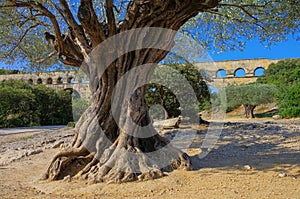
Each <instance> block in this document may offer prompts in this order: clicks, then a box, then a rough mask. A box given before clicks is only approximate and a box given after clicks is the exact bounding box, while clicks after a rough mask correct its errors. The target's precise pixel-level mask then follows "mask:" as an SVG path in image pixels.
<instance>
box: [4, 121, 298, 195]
mask: <svg viewBox="0 0 300 199" xmlns="http://www.w3.org/2000/svg"><path fill="white" fill-rule="evenodd" d="M299 124H300V122H299V120H293V121H292V120H280V121H265V120H259V121H252V120H251V121H239V122H227V123H225V125H224V127H223V128H222V129H221V130H222V133H221V135H220V138H219V140H218V142H217V144H216V145H215V146H214V148H213V150H212V151H211V152H210V153H209V154H208V155H207V156H206V157H204V158H202V159H199V158H197V157H198V154H199V153H201V150H199V147H200V146H201V143H202V141H203V139H204V138H205V135H206V133H207V128H206V127H204V126H200V127H195V126H194V127H189V128H191V129H192V128H193V129H196V130H197V134H196V136H195V137H194V140H193V143H192V145H191V146H190V148H189V149H186V151H187V152H188V153H189V154H190V155H191V156H193V162H194V164H195V170H194V171H174V172H171V173H168V174H167V176H165V177H163V178H160V179H156V180H151V181H145V182H131V183H123V184H104V183H99V184H92V185H91V184H88V183H87V182H85V181H75V180H72V181H71V182H65V181H54V182H48V181H39V178H40V177H41V174H42V173H43V172H44V171H45V169H46V168H47V165H48V164H49V161H50V159H51V158H52V157H53V156H54V154H55V153H56V152H57V151H58V150H60V149H59V148H52V147H51V145H50V144H52V145H53V144H55V142H57V141H58V139H65V138H67V139H69V137H70V135H69V134H68V135H67V136H63V135H64V132H63V131H60V132H59V133H60V135H59V136H58V137H56V138H55V139H54V138H53V137H52V138H51V140H52V141H51V142H50V141H49V139H48V137H51V136H53V135H54V134H55V135H56V133H55V132H48V133H47V134H45V133H43V135H39V134H35V135H32V137H27V139H23V140H20V139H19V138H18V139H17V140H12V139H9V140H10V142H9V143H4V144H3V143H2V144H1V145H0V147H1V153H0V155H1V156H2V158H4V157H5V156H6V155H7V154H10V155H11V156H13V155H14V154H16V155H17V154H18V153H19V152H18V151H19V150H21V149H23V150H27V149H26V148H30V147H31V148H32V147H33V148H34V147H38V146H39V147H40V148H42V150H41V151H40V152H39V153H37V154H35V153H33V154H31V155H25V156H23V157H21V158H18V159H15V160H12V161H10V162H6V163H2V166H0V190H1V193H0V198H108V199H110V198H163V199H165V198H180V199H181V198H185V199H190V198H197V199H198V198H300V125H299ZM189 128H185V129H184V131H182V132H181V133H182V134H184V133H186V132H187V129H189ZM218 128H219V127H218ZM66 131H68V132H69V130H66ZM26 136H28V135H27V134H26ZM46 138H47V139H48V141H45V139H46ZM0 139H2V137H0ZM42 140H44V141H43V142H42ZM66 142H67V140H66ZM32 143H36V145H35V144H32ZM45 143H46V144H45ZM16 147H17V148H16ZM35 149H36V150H37V149H39V148H35ZM14 151H15V152H16V153H14ZM17 152H18V153H17ZM0 159H1V158H0ZM4 159H5V158H4Z"/></svg>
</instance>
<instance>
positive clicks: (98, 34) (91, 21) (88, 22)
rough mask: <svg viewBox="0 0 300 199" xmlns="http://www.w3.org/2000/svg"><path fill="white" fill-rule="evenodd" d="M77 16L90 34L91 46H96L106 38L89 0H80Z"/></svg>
mask: <svg viewBox="0 0 300 199" xmlns="http://www.w3.org/2000/svg"><path fill="white" fill-rule="evenodd" d="M77 16H78V19H79V21H80V23H81V25H82V27H83V28H84V30H85V31H86V33H87V34H88V35H89V36H90V40H91V42H92V47H95V46H97V45H98V44H100V43H101V42H102V41H104V40H105V39H106V36H105V34H104V31H103V28H102V27H101V24H100V23H99V21H98V18H97V15H96V12H95V10H94V8H93V3H92V1H91V0H80V5H79V8H78V14H77Z"/></svg>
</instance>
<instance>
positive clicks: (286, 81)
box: [257, 59, 300, 117]
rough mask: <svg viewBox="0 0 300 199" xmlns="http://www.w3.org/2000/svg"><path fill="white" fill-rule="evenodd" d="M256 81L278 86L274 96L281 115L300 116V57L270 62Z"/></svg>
mask: <svg viewBox="0 0 300 199" xmlns="http://www.w3.org/2000/svg"><path fill="white" fill-rule="evenodd" d="M257 81H258V82H262V83H266V84H272V85H275V86H276V87H277V88H278V92H277V94H276V98H277V101H278V106H279V114H280V116H281V117H299V116H300V108H299V107H300V94H299V93H300V59H290V60H283V61H279V62H278V63H276V64H271V65H270V66H269V67H268V69H267V70H266V72H265V76H264V77H260V78H259V79H258V80H257Z"/></svg>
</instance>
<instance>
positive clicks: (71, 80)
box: [67, 77, 75, 84]
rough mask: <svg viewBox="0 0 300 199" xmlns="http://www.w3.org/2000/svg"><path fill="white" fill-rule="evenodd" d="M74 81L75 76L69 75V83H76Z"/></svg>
mask: <svg viewBox="0 0 300 199" xmlns="http://www.w3.org/2000/svg"><path fill="white" fill-rule="evenodd" d="M74 81H75V79H74V77H68V79H67V83H68V84H74Z"/></svg>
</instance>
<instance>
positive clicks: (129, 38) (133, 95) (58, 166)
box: [44, 0, 218, 182]
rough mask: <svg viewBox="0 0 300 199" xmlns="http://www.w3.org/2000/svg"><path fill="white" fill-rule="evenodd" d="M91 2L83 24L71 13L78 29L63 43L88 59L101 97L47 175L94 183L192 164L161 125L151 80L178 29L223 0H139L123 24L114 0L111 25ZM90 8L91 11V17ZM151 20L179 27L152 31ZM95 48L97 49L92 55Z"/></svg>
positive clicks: (71, 57)
mask: <svg viewBox="0 0 300 199" xmlns="http://www.w3.org/2000/svg"><path fill="white" fill-rule="evenodd" d="M62 2H64V3H62V4H61V5H62V7H63V8H65V10H64V11H68V9H67V8H66V7H67V6H66V2H65V1H62ZM87 2H89V1H81V5H80V6H79V11H78V18H79V20H80V22H81V24H82V26H78V25H77V24H76V21H75V20H74V19H72V18H70V17H69V18H67V17H66V19H67V20H68V21H69V24H70V26H71V30H72V31H71V36H70V37H68V40H64V41H61V40H59V41H58V42H60V43H59V44H60V45H57V46H58V47H57V50H60V53H59V55H60V57H61V60H62V61H63V62H64V63H68V64H72V63H73V65H75V66H78V63H80V61H85V63H84V64H82V65H81V66H80V67H81V68H82V69H83V71H84V72H85V73H86V74H87V75H88V77H89V80H90V88H91V91H92V95H93V102H92V105H91V106H90V107H89V108H88V109H87V111H86V112H85V113H84V114H83V115H82V117H81V118H80V120H79V121H78V123H77V124H76V127H75V138H74V141H73V143H72V146H71V147H70V148H66V149H64V150H62V151H61V152H59V153H58V154H57V155H56V156H55V157H54V158H53V160H52V161H51V163H50V166H49V168H48V169H47V172H46V173H45V176H44V179H51V180H55V179H62V178H64V176H66V175H71V176H76V177H80V178H84V179H89V180H91V181H92V182H103V181H105V182H127V181H133V180H137V179H139V180H145V179H153V178H157V177H160V176H162V175H163V171H171V170H173V169H177V168H182V169H186V170H190V169H191V168H192V166H191V161H190V158H189V157H188V156H187V154H185V153H183V152H182V151H181V150H179V149H176V148H174V147H173V146H172V145H171V144H170V143H169V141H168V140H166V139H165V138H163V137H161V136H160V135H159V134H158V133H157V132H156V131H155V130H154V128H153V126H152V123H151V119H150V117H149V112H148V107H147V105H146V103H145V98H144V97H145V91H146V89H145V84H146V83H147V81H148V80H149V78H150V77H151V74H152V72H153V70H154V68H155V65H156V64H157V63H158V62H159V61H161V60H162V59H163V58H164V57H165V56H166V55H167V54H168V52H169V51H170V49H171V48H172V46H173V45H174V37H175V33H176V30H178V29H179V28H180V27H181V26H182V25H183V24H184V23H185V22H186V21H187V20H188V19H190V18H191V17H193V16H195V15H197V13H198V12H199V11H202V10H205V9H209V8H213V7H215V6H216V5H217V3H218V1H214V0H211V1H204V0H203V1H193V0H191V1H177V0H168V1H133V2H132V3H131V4H130V5H129V7H128V11H127V12H128V13H127V15H126V17H125V21H124V22H123V23H122V24H121V25H120V26H119V27H115V22H114V19H113V16H111V15H110V14H112V12H111V9H112V5H110V4H107V5H106V9H107V10H106V11H107V15H108V16H107V17H108V26H107V30H106V31H104V30H103V27H101V26H99V24H98V22H96V18H97V17H96V16H95V15H94V13H93V8H92V6H91V3H87ZM107 2H111V1H107ZM86 12H89V13H90V15H89V16H88V17H89V18H87V16H85V13H86ZM93 27H94V28H93ZM144 27H161V28H166V29H168V30H173V32H172V31H158V32H156V33H155V34H153V32H152V33H151V30H147V29H146V30H145V29H139V28H144ZM83 29H84V31H83ZM134 29H135V31H134V32H129V33H128V32H127V33H126V31H128V30H129V31H130V30H134ZM174 30H175V31H174ZM97 31H98V32H97ZM174 32H175V33H174ZM117 33H120V34H121V35H122V34H123V33H126V34H125V35H126V36H125V37H119V38H118V39H117V40H116V39H115V38H113V37H112V36H114V35H116V34H117ZM84 34H87V35H88V36H87V35H84ZM88 37H90V39H88V40H87V39H85V38H88ZM67 41H68V43H66V42H67ZM71 41H73V43H72V42H71ZM63 42H64V43H63ZM89 42H91V44H88V43H89ZM101 42H102V43H101ZM105 42H106V43H105ZM132 43H134V48H132V46H131V44H132ZM98 44H100V47H99V49H97V45H98ZM64 45H69V46H68V47H64ZM91 47H92V48H93V49H95V48H96V50H93V52H92V53H91V54H90V55H88V53H90V52H91V49H90V50H89V48H91ZM68 49H73V51H74V49H76V52H73V51H72V52H71V51H69V50H68ZM68 52H70V53H68ZM79 52H82V53H79ZM116 55H117V56H116ZM132 70H135V72H130V71H132ZM135 73H138V75H134V74H135ZM126 75H127V76H126ZM124 76H126V78H123V77H124ZM120 82H121V83H120ZM141 83H142V84H141Z"/></svg>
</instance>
